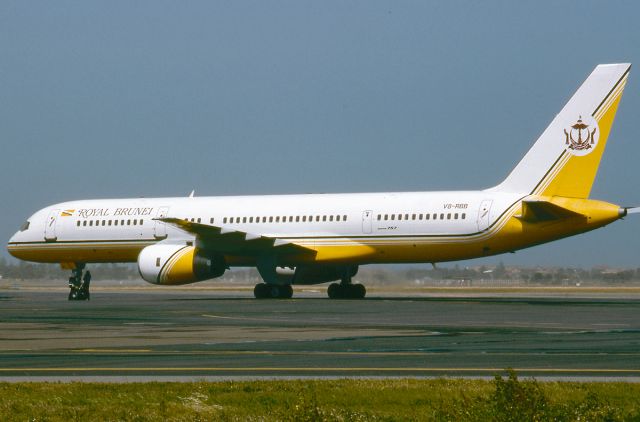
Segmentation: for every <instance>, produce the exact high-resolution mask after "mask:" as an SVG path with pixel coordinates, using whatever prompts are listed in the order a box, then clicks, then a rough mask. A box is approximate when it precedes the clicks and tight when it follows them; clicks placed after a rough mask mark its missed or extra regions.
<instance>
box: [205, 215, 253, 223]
mask: <svg viewBox="0 0 640 422" xmlns="http://www.w3.org/2000/svg"><path fill="white" fill-rule="evenodd" d="M252 220H253V219H252ZM209 224H213V217H211V218H210V219H209Z"/></svg>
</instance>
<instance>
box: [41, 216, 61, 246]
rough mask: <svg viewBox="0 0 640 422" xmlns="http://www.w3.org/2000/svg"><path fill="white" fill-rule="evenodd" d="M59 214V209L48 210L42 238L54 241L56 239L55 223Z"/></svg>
mask: <svg viewBox="0 0 640 422" xmlns="http://www.w3.org/2000/svg"><path fill="white" fill-rule="evenodd" d="M59 215H60V210H51V211H49V217H47V222H46V223H45V226H44V240H46V241H48V242H54V241H56V240H57V239H58V237H57V236H56V223H57V222H58V216H59Z"/></svg>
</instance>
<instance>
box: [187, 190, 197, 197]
mask: <svg viewBox="0 0 640 422" xmlns="http://www.w3.org/2000/svg"><path fill="white" fill-rule="evenodd" d="M195 194H196V190H195V189H194V190H192V191H191V193H190V194H189V198H193V195H195Z"/></svg>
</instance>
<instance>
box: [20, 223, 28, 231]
mask: <svg viewBox="0 0 640 422" xmlns="http://www.w3.org/2000/svg"><path fill="white" fill-rule="evenodd" d="M29 224H30V223H29V222H28V221H25V222H24V223H23V224H22V226H20V231H21V232H23V231H26V230H29Z"/></svg>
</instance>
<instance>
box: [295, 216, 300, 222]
mask: <svg viewBox="0 0 640 422" xmlns="http://www.w3.org/2000/svg"><path fill="white" fill-rule="evenodd" d="M299 222H300V216H299V215H296V223H299Z"/></svg>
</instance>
